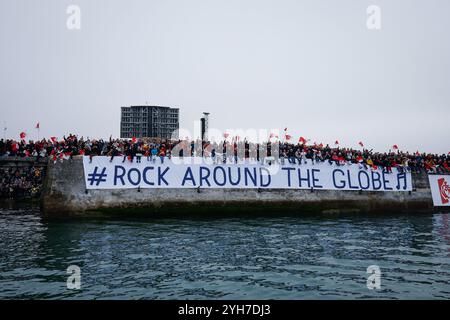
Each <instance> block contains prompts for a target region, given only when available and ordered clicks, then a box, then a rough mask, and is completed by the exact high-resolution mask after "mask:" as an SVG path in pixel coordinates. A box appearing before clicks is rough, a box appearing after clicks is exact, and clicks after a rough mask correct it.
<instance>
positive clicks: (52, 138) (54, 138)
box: [50, 137, 58, 143]
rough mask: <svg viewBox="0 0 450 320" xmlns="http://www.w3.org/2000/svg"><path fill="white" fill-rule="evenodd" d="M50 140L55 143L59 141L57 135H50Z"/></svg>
mask: <svg viewBox="0 0 450 320" xmlns="http://www.w3.org/2000/svg"><path fill="white" fill-rule="evenodd" d="M50 140H52V142H53V143H56V142H57V141H58V138H57V137H50Z"/></svg>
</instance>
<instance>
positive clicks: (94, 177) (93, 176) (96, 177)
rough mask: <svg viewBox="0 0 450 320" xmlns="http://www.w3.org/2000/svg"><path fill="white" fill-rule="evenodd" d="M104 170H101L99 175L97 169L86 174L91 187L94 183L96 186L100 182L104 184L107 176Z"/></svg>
mask: <svg viewBox="0 0 450 320" xmlns="http://www.w3.org/2000/svg"><path fill="white" fill-rule="evenodd" d="M105 171H106V168H103V170H102V172H101V173H98V167H95V169H94V172H93V173H90V174H88V179H87V180H88V181H89V182H90V183H91V186H92V185H93V184H94V183H96V185H97V186H98V185H99V184H100V182H106V177H107V176H108V175H107V174H106V173H105Z"/></svg>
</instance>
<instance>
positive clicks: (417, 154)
mask: <svg viewBox="0 0 450 320" xmlns="http://www.w3.org/2000/svg"><path fill="white" fill-rule="evenodd" d="M449 153H450V152H449ZM416 156H420V152H419V150H417V151H416Z"/></svg>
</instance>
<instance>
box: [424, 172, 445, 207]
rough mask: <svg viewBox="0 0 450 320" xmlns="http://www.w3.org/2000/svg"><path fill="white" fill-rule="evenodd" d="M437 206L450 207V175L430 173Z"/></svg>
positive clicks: (434, 200) (433, 195) (432, 193)
mask: <svg viewBox="0 0 450 320" xmlns="http://www.w3.org/2000/svg"><path fill="white" fill-rule="evenodd" d="M428 180H429V181H430V188H431V195H432V197H433V203H434V206H435V207H450V175H447V176H442V175H428Z"/></svg>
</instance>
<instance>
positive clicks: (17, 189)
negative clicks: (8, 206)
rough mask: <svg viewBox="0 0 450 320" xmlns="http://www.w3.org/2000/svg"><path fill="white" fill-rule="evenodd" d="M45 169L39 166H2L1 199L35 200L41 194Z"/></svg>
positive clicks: (0, 174) (0, 176) (0, 179)
mask: <svg viewBox="0 0 450 320" xmlns="http://www.w3.org/2000/svg"><path fill="white" fill-rule="evenodd" d="M44 171H45V169H44V168H43V167H37V166H19V167H10V166H4V167H2V166H0V198H3V199H5V198H6V199H15V198H29V197H31V198H34V197H38V196H39V195H40V193H41V188H42V183H43V177H44V174H45V172H44Z"/></svg>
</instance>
